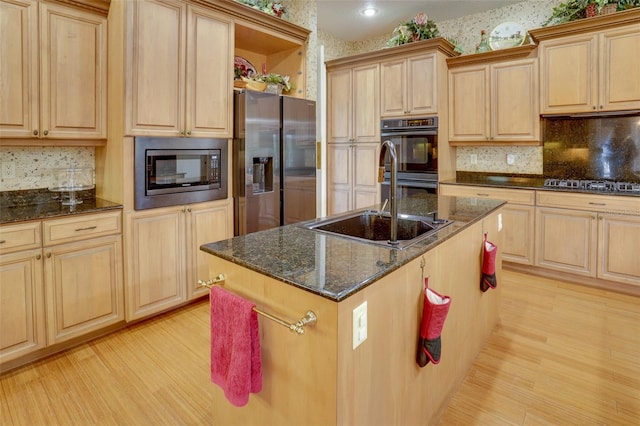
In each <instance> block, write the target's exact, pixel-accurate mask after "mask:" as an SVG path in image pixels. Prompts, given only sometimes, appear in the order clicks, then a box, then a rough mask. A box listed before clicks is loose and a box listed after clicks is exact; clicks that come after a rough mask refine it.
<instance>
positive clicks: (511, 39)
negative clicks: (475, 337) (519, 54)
mask: <svg viewBox="0 0 640 426" xmlns="http://www.w3.org/2000/svg"><path fill="white" fill-rule="evenodd" d="M526 37H527V32H526V31H525V29H524V28H522V26H521V25H520V24H516V23H515V22H503V23H502V24H500V25H498V26H497V27H495V28H494V29H493V31H491V34H490V35H489V46H491V49H492V50H500V49H506V48H509V47H517V46H520V45H522V43H524V39H525V38H526Z"/></svg>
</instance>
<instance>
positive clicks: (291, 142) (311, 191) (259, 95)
mask: <svg viewBox="0 0 640 426" xmlns="http://www.w3.org/2000/svg"><path fill="white" fill-rule="evenodd" d="M234 108H235V123H234V139H233V177H234V185H233V186H234V190H233V196H234V219H235V220H234V224H235V226H234V233H235V235H244V234H249V233H251V232H256V231H261V230H265V229H269V228H274V227H277V226H281V225H288V224H291V223H295V222H299V221H302V220H307V219H313V218H314V217H315V216H316V124H315V119H316V105H315V102H314V101H309V100H306V99H298V98H292V97H289V96H279V95H275V94H271V93H264V92H256V91H252V90H243V91H239V92H235V94H234Z"/></svg>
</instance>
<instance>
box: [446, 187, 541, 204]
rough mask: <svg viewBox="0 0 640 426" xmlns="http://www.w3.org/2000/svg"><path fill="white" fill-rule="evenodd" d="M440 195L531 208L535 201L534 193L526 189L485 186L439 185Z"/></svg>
mask: <svg viewBox="0 0 640 426" xmlns="http://www.w3.org/2000/svg"><path fill="white" fill-rule="evenodd" d="M439 193H440V195H449V196H454V197H473V198H491V199H496V200H504V201H507V202H509V203H512V204H524V205H529V206H532V205H533V203H534V201H535V191H534V190H527V189H506V188H489V187H486V186H465V185H447V184H444V185H440V187H439Z"/></svg>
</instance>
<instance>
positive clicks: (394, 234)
mask: <svg viewBox="0 0 640 426" xmlns="http://www.w3.org/2000/svg"><path fill="white" fill-rule="evenodd" d="M387 152H389V156H390V157H391V182H390V183H391V188H390V191H389V212H390V213H391V233H390V235H389V244H391V245H392V246H397V245H398V204H397V203H396V201H397V200H396V190H397V188H398V184H397V182H398V173H397V168H398V157H397V155H396V147H395V145H394V144H393V142H391V141H390V140H389V139H387V140H386V141H384V142H382V147H381V148H380V161H379V164H378V165H379V168H378V182H383V181H384V159H385V157H386V154H387Z"/></svg>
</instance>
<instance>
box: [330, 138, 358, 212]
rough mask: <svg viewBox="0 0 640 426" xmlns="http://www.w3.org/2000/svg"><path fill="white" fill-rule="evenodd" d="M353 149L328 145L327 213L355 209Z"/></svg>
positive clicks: (345, 145)
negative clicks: (353, 198)
mask: <svg viewBox="0 0 640 426" xmlns="http://www.w3.org/2000/svg"><path fill="white" fill-rule="evenodd" d="M352 185H353V148H352V147H351V146H350V145H347V144H333V143H330V144H327V213H328V214H330V215H332V214H338V213H344V212H347V211H349V210H352V208H353V202H352V194H353V188H352Z"/></svg>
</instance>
